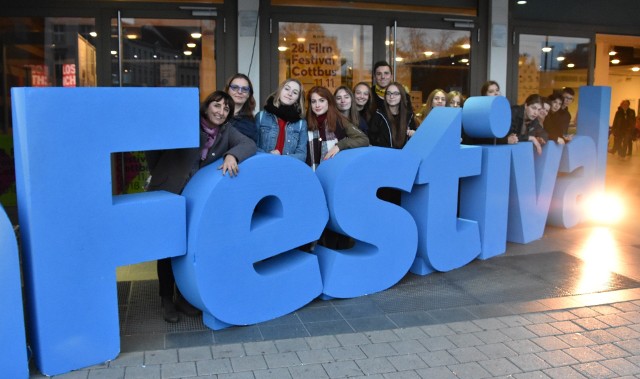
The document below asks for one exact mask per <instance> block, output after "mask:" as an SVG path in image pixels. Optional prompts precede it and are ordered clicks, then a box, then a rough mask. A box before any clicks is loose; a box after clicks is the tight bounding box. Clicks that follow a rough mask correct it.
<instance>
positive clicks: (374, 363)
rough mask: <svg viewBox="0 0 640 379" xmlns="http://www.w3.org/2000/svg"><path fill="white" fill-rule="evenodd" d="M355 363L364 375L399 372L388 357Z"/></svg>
mask: <svg viewBox="0 0 640 379" xmlns="http://www.w3.org/2000/svg"><path fill="white" fill-rule="evenodd" d="M355 363H356V364H357V365H358V367H360V369H361V370H362V373H363V374H364V375H373V374H385V373H390V372H395V371H397V370H396V368H395V367H393V365H392V364H391V362H389V360H388V359H387V358H386V357H377V358H366V359H358V360H356V361H355Z"/></svg>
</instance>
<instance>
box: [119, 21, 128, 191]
mask: <svg viewBox="0 0 640 379" xmlns="http://www.w3.org/2000/svg"><path fill="white" fill-rule="evenodd" d="M118 86H119V87H122V15H121V14H120V10H118ZM119 155H120V183H122V193H126V191H125V188H124V187H125V182H126V178H127V176H126V172H125V169H124V163H125V162H124V153H119Z"/></svg>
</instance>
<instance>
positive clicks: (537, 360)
mask: <svg viewBox="0 0 640 379" xmlns="http://www.w3.org/2000/svg"><path fill="white" fill-rule="evenodd" d="M364 377H366V378H380V379H382V378H386V379H391V378H393V379H401V378H402V379H404V378H425V379H426V378H429V379H440V378H442V379H445V378H467V379H480V378H518V379H520V378H522V379H524V378H557V379H569V378H640V299H639V300H632V301H623V302H616V303H611V304H606V303H605V304H599V305H593V306H584V307H578V308H570V309H558V310H550V311H545V312H536V313H524V314H520V315H511V316H504V317H495V318H486V319H477V320H472V321H462V322H450V323H443V324H431V325H425V326H420V327H411V328H401V329H390V330H377V331H370V332H362V333H349V334H336V335H327V336H318V337H306V338H294V339H283V340H269V341H258V342H247V343H236V344H216V345H208V346H199V347H190V348H181V349H166V350H155V351H139V352H128V353H122V354H121V355H120V356H119V357H118V358H117V359H115V360H113V361H110V362H105V363H104V364H101V365H96V366H93V367H89V368H86V369H82V370H78V371H73V372H71V373H67V374H64V375H58V376H55V378H56V379H58V378H59V379H178V378H216V379H270V378H273V379H283V378H284V379H286V378H305V379H306V378H364ZM37 378H45V376H42V375H40V374H35V373H34V374H32V375H31V379H37Z"/></svg>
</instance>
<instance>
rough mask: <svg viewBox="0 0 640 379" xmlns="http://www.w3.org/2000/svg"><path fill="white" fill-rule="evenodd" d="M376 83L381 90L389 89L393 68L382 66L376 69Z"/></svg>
mask: <svg viewBox="0 0 640 379" xmlns="http://www.w3.org/2000/svg"><path fill="white" fill-rule="evenodd" d="M375 74H376V83H377V84H378V86H379V87H381V88H387V86H388V85H389V83H391V67H389V66H380V67H378V68H376V73H375Z"/></svg>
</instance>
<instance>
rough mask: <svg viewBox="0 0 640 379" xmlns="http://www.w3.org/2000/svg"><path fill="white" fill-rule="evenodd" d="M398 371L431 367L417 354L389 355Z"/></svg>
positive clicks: (390, 360) (389, 359) (388, 358)
mask: <svg viewBox="0 0 640 379" xmlns="http://www.w3.org/2000/svg"><path fill="white" fill-rule="evenodd" d="M387 360H388V361H389V362H390V363H391V364H392V365H393V367H395V369H396V370H397V371H405V370H418V369H422V368H427V367H429V366H428V365H427V364H426V363H425V361H423V360H422V359H421V358H420V356H418V355H417V354H404V355H396V356H393V357H387Z"/></svg>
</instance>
